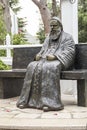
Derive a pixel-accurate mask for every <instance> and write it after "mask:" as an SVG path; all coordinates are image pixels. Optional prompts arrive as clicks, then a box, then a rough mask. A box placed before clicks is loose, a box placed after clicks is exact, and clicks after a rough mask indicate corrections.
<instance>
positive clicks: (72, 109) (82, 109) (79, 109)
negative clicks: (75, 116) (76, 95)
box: [65, 105, 87, 112]
mask: <svg viewBox="0 0 87 130" xmlns="http://www.w3.org/2000/svg"><path fill="white" fill-rule="evenodd" d="M65 109H66V110H67V111H68V112H87V107H80V106H77V105H67V106H65Z"/></svg>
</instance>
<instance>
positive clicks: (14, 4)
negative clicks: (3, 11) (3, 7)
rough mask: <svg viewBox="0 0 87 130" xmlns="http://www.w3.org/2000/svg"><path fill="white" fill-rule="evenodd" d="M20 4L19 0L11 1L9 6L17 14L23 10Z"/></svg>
mask: <svg viewBox="0 0 87 130" xmlns="http://www.w3.org/2000/svg"><path fill="white" fill-rule="evenodd" d="M18 4H19V0H9V5H10V7H11V8H12V10H13V11H14V12H15V13H17V12H18V11H20V10H21V7H20V6H18Z"/></svg>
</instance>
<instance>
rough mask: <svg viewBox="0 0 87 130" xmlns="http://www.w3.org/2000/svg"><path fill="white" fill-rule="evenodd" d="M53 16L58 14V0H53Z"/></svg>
mask: <svg viewBox="0 0 87 130" xmlns="http://www.w3.org/2000/svg"><path fill="white" fill-rule="evenodd" d="M52 9H53V16H58V11H57V3H56V0H52Z"/></svg>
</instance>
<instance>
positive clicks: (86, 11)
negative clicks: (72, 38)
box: [78, 0, 87, 43]
mask: <svg viewBox="0 0 87 130" xmlns="http://www.w3.org/2000/svg"><path fill="white" fill-rule="evenodd" d="M78 10H79V11H78V12H79V14H78V33H79V42H82V43H85V42H87V0H84V1H82V0H79V6H78Z"/></svg>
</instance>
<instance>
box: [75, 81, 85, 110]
mask: <svg viewBox="0 0 87 130" xmlns="http://www.w3.org/2000/svg"><path fill="white" fill-rule="evenodd" d="M77 95H78V97H77V98H78V106H84V107H87V80H85V79H80V80H77Z"/></svg>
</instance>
